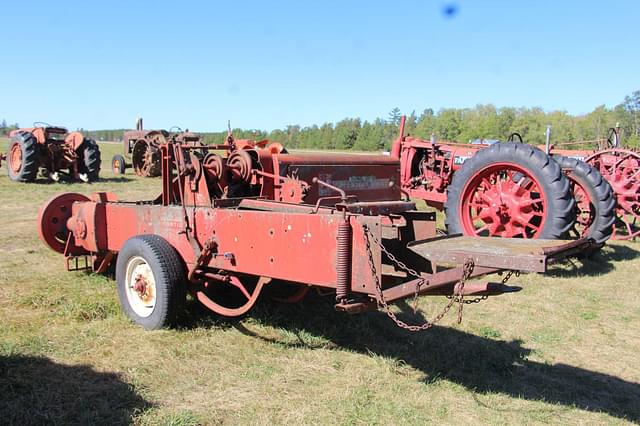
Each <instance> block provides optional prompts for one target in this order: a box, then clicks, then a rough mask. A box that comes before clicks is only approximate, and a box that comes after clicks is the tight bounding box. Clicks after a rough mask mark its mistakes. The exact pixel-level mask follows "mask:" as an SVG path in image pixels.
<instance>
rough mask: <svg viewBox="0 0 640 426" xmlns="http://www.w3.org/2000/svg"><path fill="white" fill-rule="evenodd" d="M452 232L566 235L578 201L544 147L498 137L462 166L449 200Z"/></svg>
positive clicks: (454, 178) (528, 235)
mask: <svg viewBox="0 0 640 426" xmlns="http://www.w3.org/2000/svg"><path fill="white" fill-rule="evenodd" d="M444 207H445V214H446V220H445V224H446V226H447V231H448V232H449V233H450V234H464V235H471V236H495V237H507V238H513V237H518V238H544V239H558V238H563V237H565V235H566V234H567V232H568V231H569V229H570V228H571V226H572V224H573V221H574V219H575V217H574V201H573V197H572V196H571V191H570V187H569V181H568V179H567V178H566V177H565V176H564V174H563V173H562V170H561V169H560V166H558V164H557V163H556V162H555V161H553V160H552V159H551V158H550V157H549V156H548V155H546V154H545V153H544V152H542V151H541V150H539V149H537V148H534V147H532V146H530V145H526V144H522V143H513V142H506V143H498V144H495V145H493V146H491V147H489V148H486V149H482V150H480V151H479V152H478V153H477V154H475V155H474V156H473V157H471V158H470V159H469V160H467V161H466V162H465V163H464V165H463V166H462V168H461V169H460V170H458V171H457V172H456V173H455V174H454V176H453V180H452V182H451V185H450V186H449V190H448V193H447V201H446V202H445V206H444Z"/></svg>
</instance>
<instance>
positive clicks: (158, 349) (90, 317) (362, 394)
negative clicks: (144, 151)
mask: <svg viewBox="0 0 640 426" xmlns="http://www.w3.org/2000/svg"><path fill="white" fill-rule="evenodd" d="M118 148H119V145H116V144H102V145H101V149H102V158H103V171H102V173H101V176H102V177H103V178H102V179H101V181H100V182H98V183H95V184H92V185H87V184H61V183H60V184H45V183H44V182H43V183H35V184H20V183H14V182H11V181H10V180H9V179H8V177H7V175H6V169H5V167H6V165H4V164H3V166H2V170H0V223H1V224H2V226H1V227H0V423H7V424H33V423H39V424H123V423H124V424H126V423H134V424H140V425H155V424H172V425H190V424H269V423H278V424H301V423H302V424H349V425H351V424H362V425H364V424H367V425H368V424H385V425H387V424H429V423H439V424H440V423H445V424H478V423H490V424H505V423H510V424H514V423H515V424H537V423H551V424H576V425H577V424H580V425H583V424H603V423H604V424H623V423H628V422H633V423H640V356H639V355H638V354H639V353H640V298H639V297H638V287H639V285H640V278H639V277H640V256H639V254H640V242H638V243H612V244H610V245H609V246H607V247H605V248H604V249H603V250H602V252H601V253H600V254H597V255H595V256H594V257H593V258H592V259H589V260H584V261H575V263H574V264H568V265H563V266H554V267H553V269H552V270H551V273H550V274H548V275H547V276H542V275H537V274H531V275H523V276H521V277H519V278H518V279H515V278H512V280H511V281H512V282H513V283H514V284H521V285H523V287H524V290H523V291H521V292H520V293H517V294H509V295H503V296H500V297H495V298H492V299H490V300H488V301H486V302H483V303H480V304H477V305H470V306H467V307H466V308H465V316H464V321H463V323H462V324H461V325H457V324H454V323H455V320H454V315H450V316H449V317H447V318H445V320H444V321H443V325H442V326H438V327H435V328H434V329H433V330H431V331H428V332H424V333H421V334H410V333H408V332H405V331H402V330H399V329H397V328H395V326H394V325H393V324H392V323H391V322H390V321H389V320H388V318H386V317H385V316H384V315H383V314H380V313H368V314H362V315H358V316H346V315H344V314H340V313H336V312H334V311H333V309H332V306H331V301H330V300H327V299H324V298H321V297H319V296H316V297H309V298H308V299H305V301H304V302H302V303H300V304H298V305H280V304H276V303H274V302H271V301H269V300H263V301H261V302H259V303H258V306H257V307H256V308H255V309H254V311H252V312H251V313H250V314H249V315H248V316H247V317H245V318H243V319H242V320H238V321H225V320H222V319H220V318H217V317H215V316H213V315H210V314H208V313H207V312H205V311H204V310H202V309H200V308H199V307H198V306H196V305H194V304H191V305H190V306H189V312H188V313H187V314H186V315H185V318H184V319H183V320H182V322H181V326H180V328H179V329H175V330H167V331H159V332H145V331H143V330H142V329H141V328H139V327H136V326H134V325H132V324H131V323H130V322H129V321H128V320H127V319H126V318H125V317H124V315H123V314H122V313H121V312H120V310H119V305H118V301H117V295H116V291H115V286H114V281H113V280H112V279H110V278H107V277H104V276H97V275H92V274H85V273H80V272H75V273H70V272H65V271H64V268H63V262H62V257H61V256H60V255H58V254H57V253H54V252H52V251H51V250H49V249H48V248H46V247H45V246H44V245H43V244H42V243H41V242H40V241H39V239H38V233H37V224H36V217H37V211H38V208H39V206H40V205H41V204H42V203H43V202H44V201H46V200H47V199H48V198H50V197H52V196H53V195H55V194H57V193H59V192H63V191H75V192H82V193H90V192H94V191H101V190H109V191H113V192H115V193H117V194H118V195H119V196H120V198H121V199H132V200H133V199H141V198H142V199H149V198H151V197H153V196H154V195H155V194H157V193H158V192H159V190H160V181H159V180H158V179H146V180H143V179H138V178H136V177H135V176H132V175H131V174H127V175H126V176H125V177H116V176H114V175H113V174H112V173H111V170H110V167H109V165H110V159H111V156H112V155H113V154H114V153H116V152H117V150H118ZM0 152H6V140H2V141H0ZM444 303H445V300H443V299H441V298H433V299H429V300H423V301H421V305H420V306H421V308H422V309H423V310H424V311H425V312H427V316H431V315H433V314H434V313H436V312H437V311H438V310H439V309H441V307H442V305H443V304H444ZM398 309H400V310H402V311H404V312H405V314H404V315H405V316H406V318H408V319H409V320H414V321H419V320H420V317H419V316H418V315H412V314H409V313H408V311H409V310H410V309H409V307H408V306H406V305H403V306H399V307H398Z"/></svg>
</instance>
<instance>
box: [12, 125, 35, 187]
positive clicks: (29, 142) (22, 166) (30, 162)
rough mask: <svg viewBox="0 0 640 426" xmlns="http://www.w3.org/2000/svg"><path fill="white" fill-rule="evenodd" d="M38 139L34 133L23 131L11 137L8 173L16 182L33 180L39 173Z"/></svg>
mask: <svg viewBox="0 0 640 426" xmlns="http://www.w3.org/2000/svg"><path fill="white" fill-rule="evenodd" d="M38 151H39V147H38V141H37V140H36V137H35V136H34V135H33V133H29V132H21V133H18V134H17V135H15V136H13V137H12V138H11V142H10V143H9V152H8V154H7V173H8V174H9V178H10V179H11V180H13V181H16V182H33V181H34V180H35V179H36V176H37V175H38Z"/></svg>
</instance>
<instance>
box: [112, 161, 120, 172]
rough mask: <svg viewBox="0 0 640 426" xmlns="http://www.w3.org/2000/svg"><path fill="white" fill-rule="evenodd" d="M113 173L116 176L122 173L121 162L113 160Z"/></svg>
mask: <svg viewBox="0 0 640 426" xmlns="http://www.w3.org/2000/svg"><path fill="white" fill-rule="evenodd" d="M113 172H114V173H115V174H118V173H120V160H113Z"/></svg>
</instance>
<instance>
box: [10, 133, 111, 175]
mask: <svg viewBox="0 0 640 426" xmlns="http://www.w3.org/2000/svg"><path fill="white" fill-rule="evenodd" d="M9 137H10V138H11V140H10V141H9V152H8V153H7V172H8V174H9V178H10V179H11V180H14V181H18V182H33V181H34V180H35V179H36V177H37V176H38V171H40V170H42V171H44V174H45V176H46V177H47V178H49V179H51V180H53V181H58V180H60V177H61V175H65V176H66V177H68V178H71V179H74V180H80V181H83V182H93V181H96V180H98V175H99V173H100V148H99V147H98V144H97V143H96V142H95V141H94V140H93V139H90V138H86V137H84V136H83V135H82V133H80V132H69V131H68V130H67V129H65V128H64V127H56V126H50V125H48V124H46V123H34V127H31V128H25V129H16V130H13V131H11V132H10V133H9Z"/></svg>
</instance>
